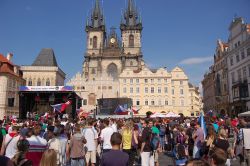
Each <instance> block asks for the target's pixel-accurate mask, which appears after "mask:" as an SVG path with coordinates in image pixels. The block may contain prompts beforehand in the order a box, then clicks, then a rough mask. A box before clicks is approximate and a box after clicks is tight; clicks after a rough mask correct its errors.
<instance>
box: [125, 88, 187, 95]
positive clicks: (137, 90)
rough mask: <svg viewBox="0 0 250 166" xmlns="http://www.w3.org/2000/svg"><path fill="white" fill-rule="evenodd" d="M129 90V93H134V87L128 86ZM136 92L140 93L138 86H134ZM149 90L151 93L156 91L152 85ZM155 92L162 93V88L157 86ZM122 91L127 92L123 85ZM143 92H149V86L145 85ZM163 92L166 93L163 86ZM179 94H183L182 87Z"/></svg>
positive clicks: (173, 92)
mask: <svg viewBox="0 0 250 166" xmlns="http://www.w3.org/2000/svg"><path fill="white" fill-rule="evenodd" d="M129 92H130V93H134V88H133V87H130V88H129ZM135 92H136V93H140V88H139V87H136V91H135ZM150 92H151V93H156V92H155V88H154V87H151V88H150ZM157 92H158V93H162V88H161V87H158V88H157ZM123 93H127V88H126V87H124V88H123ZM144 93H149V88H148V87H145V88H144ZM164 93H168V87H165V88H164ZM174 94H175V90H174V89H172V95H174ZM180 94H181V95H184V90H183V89H180Z"/></svg>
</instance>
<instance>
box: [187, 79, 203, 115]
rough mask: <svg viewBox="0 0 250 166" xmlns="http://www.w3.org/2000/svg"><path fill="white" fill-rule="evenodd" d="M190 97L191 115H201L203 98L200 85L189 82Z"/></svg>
mask: <svg viewBox="0 0 250 166" xmlns="http://www.w3.org/2000/svg"><path fill="white" fill-rule="evenodd" d="M189 99H190V108H189V112H190V114H191V116H199V115H200V113H201V111H202V98H201V96H200V91H199V87H195V86H194V85H192V84H189Z"/></svg>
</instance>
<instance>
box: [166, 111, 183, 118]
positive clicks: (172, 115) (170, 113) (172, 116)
mask: <svg viewBox="0 0 250 166" xmlns="http://www.w3.org/2000/svg"><path fill="white" fill-rule="evenodd" d="M166 117H167V118H177V117H180V115H178V114H176V113H174V112H169V113H167V114H166Z"/></svg>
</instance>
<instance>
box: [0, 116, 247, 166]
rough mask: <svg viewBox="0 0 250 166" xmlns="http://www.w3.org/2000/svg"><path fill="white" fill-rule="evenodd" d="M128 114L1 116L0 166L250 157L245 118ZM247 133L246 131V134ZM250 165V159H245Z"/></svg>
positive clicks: (215, 161) (200, 163)
mask: <svg viewBox="0 0 250 166" xmlns="http://www.w3.org/2000/svg"><path fill="white" fill-rule="evenodd" d="M204 122H205V124H206V126H205V127H204V125H203V124H202V123H201V118H188V117H183V116H181V117H180V118H149V117H148V118H130V119H125V118H121V119H112V118H106V119H94V118H92V117H88V118H83V119H77V120H70V119H67V118H62V119H60V116H46V117H45V116H37V115H36V116H35V117H29V118H28V119H26V120H10V119H5V120H4V121H0V125H1V128H0V147H1V153H0V165H1V166H98V165H100V166H133V165H136V164H139V165H142V166H154V165H155V166H159V165H168V164H169V163H161V164H160V163H159V155H162V154H165V155H168V156H169V157H170V158H171V159H172V160H173V163H174V165H178V166H181V165H188V166H208V165H212V166H222V165H227V166H229V165H230V164H231V163H232V162H233V161H235V160H238V159H239V164H240V163H241V164H242V163H244V162H245V161H247V159H248V151H244V148H243V146H244V141H243V140H244V139H243V138H244V137H246V136H247V135H244V134H243V132H242V131H243V128H248V127H250V125H249V124H248V123H247V122H246V120H244V119H237V118H233V119H230V118H229V117H223V118H221V117H220V118H219V117H214V116H205V119H204ZM249 138H250V136H249ZM247 162H248V163H247V164H248V165H250V160H249V161H247Z"/></svg>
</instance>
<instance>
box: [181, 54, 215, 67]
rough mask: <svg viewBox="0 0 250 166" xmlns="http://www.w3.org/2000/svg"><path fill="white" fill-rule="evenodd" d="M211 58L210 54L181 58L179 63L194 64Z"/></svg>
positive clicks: (208, 60) (209, 60)
mask: <svg viewBox="0 0 250 166" xmlns="http://www.w3.org/2000/svg"><path fill="white" fill-rule="evenodd" d="M212 60H213V57H212V56H208V57H192V58H187V59H183V60H182V61H181V62H180V63H179V64H181V65H194V64H201V63H205V62H211V61H212Z"/></svg>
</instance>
